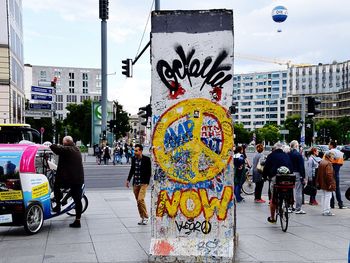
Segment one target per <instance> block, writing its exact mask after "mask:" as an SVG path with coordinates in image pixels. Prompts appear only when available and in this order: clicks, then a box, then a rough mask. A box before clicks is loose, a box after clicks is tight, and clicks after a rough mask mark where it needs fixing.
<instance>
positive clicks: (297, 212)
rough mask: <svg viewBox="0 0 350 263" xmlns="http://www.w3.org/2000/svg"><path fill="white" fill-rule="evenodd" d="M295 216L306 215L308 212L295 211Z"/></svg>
mask: <svg viewBox="0 0 350 263" xmlns="http://www.w3.org/2000/svg"><path fill="white" fill-rule="evenodd" d="M295 214H297V215H305V214H306V212H305V211H304V210H302V209H300V210H297V211H295Z"/></svg>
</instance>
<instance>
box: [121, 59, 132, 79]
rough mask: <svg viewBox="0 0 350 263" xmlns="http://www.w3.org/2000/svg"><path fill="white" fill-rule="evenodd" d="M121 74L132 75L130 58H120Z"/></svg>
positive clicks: (129, 76)
mask: <svg viewBox="0 0 350 263" xmlns="http://www.w3.org/2000/svg"><path fill="white" fill-rule="evenodd" d="M122 64H123V65H122V69H123V70H122V74H123V75H125V76H126V77H127V78H131V77H132V59H130V58H128V59H125V60H122Z"/></svg>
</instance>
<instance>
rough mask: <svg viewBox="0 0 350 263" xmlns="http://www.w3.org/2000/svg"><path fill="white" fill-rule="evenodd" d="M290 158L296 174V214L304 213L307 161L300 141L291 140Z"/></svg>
mask: <svg viewBox="0 0 350 263" xmlns="http://www.w3.org/2000/svg"><path fill="white" fill-rule="evenodd" d="M288 155H289V158H290V161H291V162H292V165H293V171H292V172H293V174H295V214H297V215H303V214H306V212H305V211H304V210H303V209H301V206H302V200H303V189H304V185H305V183H306V179H305V162H304V158H303V156H302V155H301V154H300V152H299V143H298V141H296V140H293V141H291V142H290V152H289V154H288Z"/></svg>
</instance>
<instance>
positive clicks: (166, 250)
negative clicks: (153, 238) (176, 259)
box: [154, 240, 174, 256]
mask: <svg viewBox="0 0 350 263" xmlns="http://www.w3.org/2000/svg"><path fill="white" fill-rule="evenodd" d="M171 251H174V248H173V246H172V245H170V244H169V243H168V242H167V241H165V240H161V241H158V242H157V243H156V244H155V245H154V252H155V255H160V256H167V255H169V254H170V252H171Z"/></svg>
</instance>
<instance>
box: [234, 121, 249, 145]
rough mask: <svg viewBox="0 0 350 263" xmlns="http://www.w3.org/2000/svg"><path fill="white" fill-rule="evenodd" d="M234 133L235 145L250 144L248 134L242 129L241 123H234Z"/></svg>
mask: <svg viewBox="0 0 350 263" xmlns="http://www.w3.org/2000/svg"><path fill="white" fill-rule="evenodd" d="M234 133H235V144H236V145H237V144H238V143H249V142H250V140H249V139H250V134H249V132H248V131H247V130H246V129H244V125H243V123H235V124H234Z"/></svg>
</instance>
